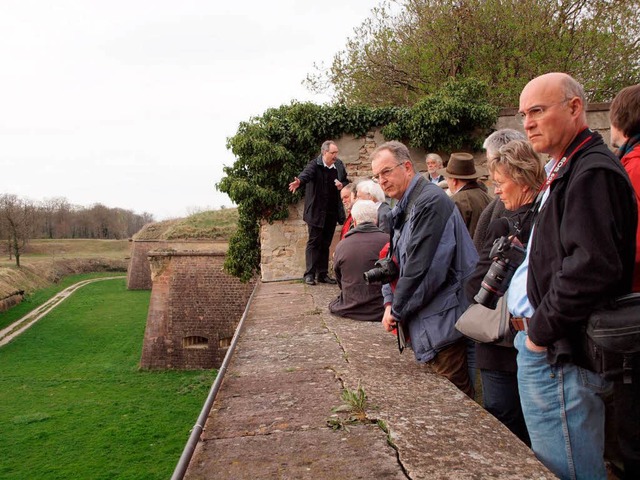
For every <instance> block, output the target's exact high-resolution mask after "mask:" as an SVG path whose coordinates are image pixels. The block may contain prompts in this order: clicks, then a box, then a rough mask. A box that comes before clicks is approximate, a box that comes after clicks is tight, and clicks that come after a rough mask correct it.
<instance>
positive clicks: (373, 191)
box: [356, 180, 391, 233]
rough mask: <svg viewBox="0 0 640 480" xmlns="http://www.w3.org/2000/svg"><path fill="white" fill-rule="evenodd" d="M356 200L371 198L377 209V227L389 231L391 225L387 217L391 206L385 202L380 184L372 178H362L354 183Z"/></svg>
mask: <svg viewBox="0 0 640 480" xmlns="http://www.w3.org/2000/svg"><path fill="white" fill-rule="evenodd" d="M356 200H371V201H373V202H375V204H376V208H377V209H378V227H380V230H382V231H383V232H386V233H389V230H391V226H390V225H389V219H388V218H387V217H388V215H389V213H390V212H391V207H390V206H389V204H388V203H387V202H386V200H387V199H386V197H385V195H384V192H383V191H382V188H381V187H380V185H378V184H377V183H376V182H374V181H373V180H364V181H362V182H359V183H358V185H356Z"/></svg>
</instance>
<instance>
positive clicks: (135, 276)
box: [127, 240, 227, 290]
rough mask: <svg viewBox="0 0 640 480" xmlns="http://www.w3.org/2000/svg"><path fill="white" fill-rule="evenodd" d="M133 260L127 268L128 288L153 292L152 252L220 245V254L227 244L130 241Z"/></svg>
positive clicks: (192, 241) (194, 241) (191, 241)
mask: <svg viewBox="0 0 640 480" xmlns="http://www.w3.org/2000/svg"><path fill="white" fill-rule="evenodd" d="M130 243H131V259H130V261H129V266H128V268H127V288H128V289H129V290H151V286H152V282H151V268H150V266H149V259H148V258H147V256H148V254H149V252H150V251H152V250H161V249H172V250H176V251H180V250H194V251H197V250H207V249H208V250H211V249H213V248H214V245H220V247H219V250H220V252H225V251H226V246H227V244H226V243H220V242H213V241H211V240H130Z"/></svg>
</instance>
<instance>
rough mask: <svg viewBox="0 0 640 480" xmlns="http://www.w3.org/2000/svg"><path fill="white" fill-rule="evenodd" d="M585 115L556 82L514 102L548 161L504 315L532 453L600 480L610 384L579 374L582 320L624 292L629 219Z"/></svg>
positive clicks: (580, 97)
mask: <svg viewBox="0 0 640 480" xmlns="http://www.w3.org/2000/svg"><path fill="white" fill-rule="evenodd" d="M585 108H586V99H585V95H584V90H583V89H582V86H581V85H580V84H579V83H578V82H576V81H575V80H574V79H573V78H571V77H570V76H569V75H567V74H564V73H549V74H546V75H542V76H540V77H537V78H535V79H533V80H532V81H530V82H529V83H528V84H527V85H526V86H525V88H524V90H523V91H522V94H521V95H520V108H519V116H520V118H521V120H522V121H523V124H524V129H525V131H526V133H527V137H528V138H529V141H530V142H531V144H532V145H533V148H534V150H535V151H537V152H538V153H546V154H548V155H549V157H550V160H549V163H548V164H547V167H546V169H547V175H548V178H547V181H546V183H545V184H544V185H543V186H542V189H541V197H540V198H541V207H540V209H539V213H538V215H537V218H536V220H535V223H534V227H533V232H532V235H531V239H530V241H529V244H528V247H527V257H526V258H525V260H524V262H523V263H522V265H521V266H520V267H519V268H518V270H517V271H516V273H515V275H514V277H513V280H512V282H511V285H510V287H509V291H508V305H509V311H510V312H511V314H512V315H513V317H514V318H513V320H512V323H513V325H514V327H516V329H518V330H520V331H519V332H518V334H517V335H516V339H515V342H514V343H515V347H516V348H517V349H518V357H517V362H518V387H519V389H520V398H521V403H522V410H523V413H524V417H525V421H526V423H527V428H528V430H529V435H530V437H531V447H532V449H533V451H534V452H535V454H536V456H537V457H538V458H539V459H540V460H541V461H542V462H543V463H544V464H545V465H546V466H547V467H548V468H549V469H550V470H551V471H552V472H553V473H554V474H556V475H557V476H559V477H560V478H602V479H604V478H606V470H605V465H604V460H603V453H604V401H603V396H604V395H605V394H607V393H609V392H610V390H611V383H610V382H608V381H606V380H604V379H603V378H602V377H601V376H600V375H598V374H597V373H595V372H593V371H591V370H589V369H588V368H586V367H587V363H586V362H585V352H584V350H583V348H582V346H583V343H584V335H585V332H584V330H585V326H586V322H587V317H588V316H589V314H590V313H591V312H592V311H593V310H594V309H596V308H598V307H601V306H603V305H604V304H605V303H606V302H607V301H608V300H610V299H612V298H614V297H616V296H618V295H622V294H624V293H628V292H630V290H631V278H632V273H633V266H634V255H635V231H636V223H637V213H636V202H635V198H634V195H633V189H632V187H631V184H630V182H629V179H628V177H627V175H626V173H625V172H624V169H623V168H622V165H621V164H620V161H619V160H618V159H617V158H616V157H615V156H614V155H613V154H612V153H611V151H610V150H609V149H608V148H607V146H606V145H605V144H604V142H603V140H602V137H601V136H600V135H599V134H598V133H597V132H593V131H591V130H590V129H589V128H588V126H587V119H586V112H585Z"/></svg>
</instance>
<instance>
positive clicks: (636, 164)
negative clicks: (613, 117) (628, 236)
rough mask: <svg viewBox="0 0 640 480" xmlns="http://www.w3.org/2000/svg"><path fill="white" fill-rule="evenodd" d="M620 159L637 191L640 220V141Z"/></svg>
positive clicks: (639, 235)
mask: <svg viewBox="0 0 640 480" xmlns="http://www.w3.org/2000/svg"><path fill="white" fill-rule="evenodd" d="M620 161H621V162H622V165H624V169H625V170H626V171H627V174H628V175H629V179H630V180H631V185H633V189H634V190H635V191H636V202H637V203H638V211H639V213H638V220H639V222H640V143H638V144H636V146H635V147H634V148H633V150H631V151H630V152H629V153H627V154H626V155H624V156H623V157H622V158H621V159H620ZM633 291H634V292H640V223H638V230H637V231H636V267H635V270H634V271H633Z"/></svg>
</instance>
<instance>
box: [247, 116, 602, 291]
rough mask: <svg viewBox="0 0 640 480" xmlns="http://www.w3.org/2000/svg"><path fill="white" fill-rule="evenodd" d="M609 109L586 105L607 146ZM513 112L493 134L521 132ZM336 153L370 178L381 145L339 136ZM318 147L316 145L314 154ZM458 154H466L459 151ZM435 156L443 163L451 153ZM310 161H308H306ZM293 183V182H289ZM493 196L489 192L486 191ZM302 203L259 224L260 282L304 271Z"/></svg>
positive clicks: (419, 164) (421, 153) (378, 140)
mask: <svg viewBox="0 0 640 480" xmlns="http://www.w3.org/2000/svg"><path fill="white" fill-rule="evenodd" d="M609 106H610V104H608V103H596V104H590V105H589V107H588V109H587V123H588V124H589V126H590V127H591V128H592V129H594V130H597V131H599V132H600V133H601V134H602V136H603V137H604V140H605V141H606V142H607V143H609V142H610V134H609V128H610V126H609ZM517 112H518V110H517V109H515V108H511V109H503V110H502V111H501V112H500V116H499V117H498V121H497V122H496V125H495V130H498V129H501V128H513V129H515V130H520V131H523V127H522V124H521V123H520V122H519V121H518V119H517V118H516V117H515V114H516V113H517ZM334 140H335V142H336V144H337V145H338V149H339V150H340V153H339V154H338V157H339V158H340V159H341V160H342V161H343V162H344V164H345V167H346V169H347V176H348V178H349V179H350V180H351V181H352V182H353V181H356V182H357V181H358V180H363V179H368V178H371V175H372V172H371V162H370V160H369V155H370V154H371V152H373V150H375V149H376V147H377V146H378V145H380V144H382V143H384V142H385V138H384V137H383V136H382V134H381V133H380V131H379V130H375V131H371V132H368V133H367V134H366V135H365V136H364V137H360V138H356V137H354V136H353V135H343V136H342V137H340V138H337V139H334ZM319 151H320V145H318V152H319ZM410 151H411V158H412V159H413V161H414V164H415V167H416V170H417V171H418V172H421V173H424V172H426V170H427V169H426V162H425V156H426V154H427V153H429V152H426V151H425V150H423V149H416V148H410ZM458 151H468V152H470V151H469V150H465V149H460V150H458ZM434 153H438V154H439V155H440V156H441V157H442V159H443V160H444V162H445V165H446V162H447V161H448V159H449V155H450V154H451V153H452V152H441V151H435V152H434ZM470 153H473V155H474V157H475V160H476V164H478V165H483V164H485V163H486V157H485V155H484V153H483V152H470ZM309 160H311V159H309ZM291 180H293V179H291ZM489 191H490V193H491V194H492V195H493V191H491V189H489ZM303 211H304V200H300V201H299V202H298V203H297V204H295V205H291V206H289V218H287V219H286V220H281V221H275V222H273V223H272V224H269V223H268V222H262V224H261V226H260V249H261V250H260V270H261V275H262V280H263V281H274V280H290V279H298V278H302V275H303V273H304V270H305V259H304V252H305V248H306V244H307V226H306V224H305V223H304V220H302V215H303ZM339 239H340V226H338V227H336V232H335V234H334V237H333V242H332V245H331V250H330V254H329V258H332V256H333V252H334V250H335V246H336V244H337V243H338V240H339ZM331 267H332V265H331V264H330V265H329V268H330V269H331Z"/></svg>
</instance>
